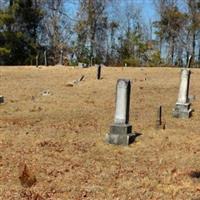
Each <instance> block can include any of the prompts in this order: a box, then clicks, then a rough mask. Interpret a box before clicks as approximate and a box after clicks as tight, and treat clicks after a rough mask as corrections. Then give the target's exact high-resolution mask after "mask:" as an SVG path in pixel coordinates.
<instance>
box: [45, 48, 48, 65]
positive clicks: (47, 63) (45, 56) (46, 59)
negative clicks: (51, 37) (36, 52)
mask: <svg viewBox="0 0 200 200" xmlns="http://www.w3.org/2000/svg"><path fill="white" fill-rule="evenodd" d="M44 65H45V66H48V63H47V51H46V50H45V51H44Z"/></svg>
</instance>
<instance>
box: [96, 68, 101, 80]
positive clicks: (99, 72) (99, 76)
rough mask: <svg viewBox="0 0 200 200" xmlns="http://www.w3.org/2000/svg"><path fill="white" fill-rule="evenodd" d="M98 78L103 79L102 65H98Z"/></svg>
mask: <svg viewBox="0 0 200 200" xmlns="http://www.w3.org/2000/svg"><path fill="white" fill-rule="evenodd" d="M97 79H98V80H100V79H101V65H98V67H97Z"/></svg>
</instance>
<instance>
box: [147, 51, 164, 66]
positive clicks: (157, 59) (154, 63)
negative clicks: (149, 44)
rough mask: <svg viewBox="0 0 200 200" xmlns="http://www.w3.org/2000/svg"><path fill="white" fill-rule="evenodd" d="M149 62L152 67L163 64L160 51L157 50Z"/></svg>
mask: <svg viewBox="0 0 200 200" xmlns="http://www.w3.org/2000/svg"><path fill="white" fill-rule="evenodd" d="M148 64H149V66H150V67H156V66H159V65H160V64H162V59H161V55H160V51H155V52H153V53H152V55H151V56H150V58H149V61H148Z"/></svg>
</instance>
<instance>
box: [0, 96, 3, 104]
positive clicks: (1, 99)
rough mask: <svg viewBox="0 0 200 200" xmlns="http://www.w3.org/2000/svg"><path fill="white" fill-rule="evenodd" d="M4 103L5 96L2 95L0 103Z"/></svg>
mask: <svg viewBox="0 0 200 200" xmlns="http://www.w3.org/2000/svg"><path fill="white" fill-rule="evenodd" d="M1 103H4V96H0V104H1Z"/></svg>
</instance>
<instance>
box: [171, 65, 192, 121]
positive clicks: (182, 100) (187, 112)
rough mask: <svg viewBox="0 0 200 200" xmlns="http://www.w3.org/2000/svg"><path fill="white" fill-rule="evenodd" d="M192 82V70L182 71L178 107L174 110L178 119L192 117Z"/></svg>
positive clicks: (174, 114)
mask: <svg viewBox="0 0 200 200" xmlns="http://www.w3.org/2000/svg"><path fill="white" fill-rule="evenodd" d="M189 82H190V70H188V69H186V68H185V69H182V70H181V81H180V88H179V94H178V100H177V102H176V107H175V109H174V110H173V116H174V117H177V118H189V117H190V116H191V111H192V110H191V109H190V102H189V99H188V93H189Z"/></svg>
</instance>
